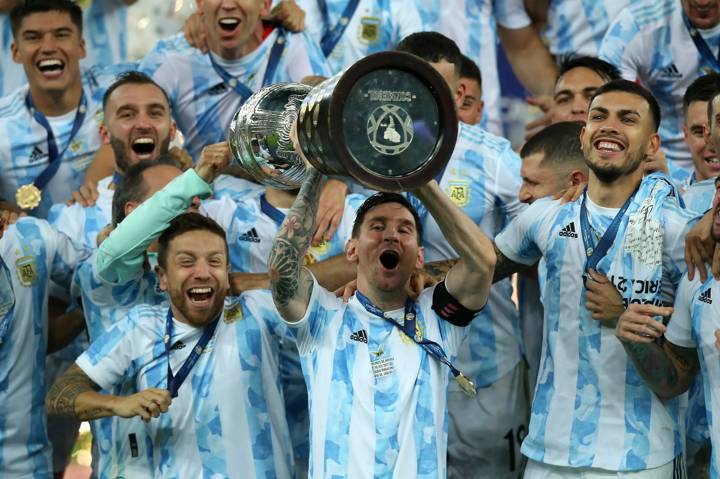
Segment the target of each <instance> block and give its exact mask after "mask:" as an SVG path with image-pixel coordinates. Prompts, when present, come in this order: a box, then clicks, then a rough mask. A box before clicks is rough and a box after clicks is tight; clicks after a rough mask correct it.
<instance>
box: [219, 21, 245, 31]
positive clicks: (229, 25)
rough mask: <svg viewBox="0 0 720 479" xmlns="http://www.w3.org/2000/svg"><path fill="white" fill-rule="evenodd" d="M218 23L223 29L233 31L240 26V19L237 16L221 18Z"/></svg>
mask: <svg viewBox="0 0 720 479" xmlns="http://www.w3.org/2000/svg"><path fill="white" fill-rule="evenodd" d="M218 25H219V26H220V29H221V30H222V31H224V32H227V33H232V32H234V31H235V29H236V28H237V27H238V26H240V20H238V19H237V18H221V19H220V20H218Z"/></svg>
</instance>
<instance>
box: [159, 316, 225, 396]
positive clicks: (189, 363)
mask: <svg viewBox="0 0 720 479" xmlns="http://www.w3.org/2000/svg"><path fill="white" fill-rule="evenodd" d="M220 316H221V315H219V316H218V317H217V318H215V319H214V320H213V322H212V323H210V324H208V325H207V326H205V328H204V329H203V333H202V336H200V339H198V342H197V343H195V346H194V347H193V348H192V351H190V356H188V358H187V359H186V360H185V362H184V363H183V365H182V366H181V367H180V370H179V371H178V373H177V376H175V375H173V372H172V368H171V367H170V349H171V347H170V345H171V344H172V333H173V319H172V308H168V313H167V319H166V320H165V337H164V338H163V342H164V343H165V353H166V354H167V358H168V366H167V384H168V385H167V389H168V391H170V396H171V397H174V398H175V397H177V395H178V391H179V390H180V386H182V383H184V382H185V378H187V376H188V374H190V371H191V370H192V368H193V367H194V366H195V363H197V362H198V359H200V355H201V354H202V352H203V351H204V350H205V346H207V344H208V342H209V341H210V338H212V337H213V335H214V334H215V328H217V325H218V321H219V320H220Z"/></svg>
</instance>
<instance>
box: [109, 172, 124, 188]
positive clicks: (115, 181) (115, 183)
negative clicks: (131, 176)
mask: <svg viewBox="0 0 720 479" xmlns="http://www.w3.org/2000/svg"><path fill="white" fill-rule="evenodd" d="M124 176H125V175H123V174H121V173H120V172H118V171H114V172H113V176H112V180H111V181H110V185H113V186H118V185H119V184H120V182H121V181H122V179H123V177H124Z"/></svg>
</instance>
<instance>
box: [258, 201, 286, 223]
mask: <svg viewBox="0 0 720 479" xmlns="http://www.w3.org/2000/svg"><path fill="white" fill-rule="evenodd" d="M260 211H262V212H263V213H264V214H265V215H266V216H268V217H269V218H270V219H271V220H273V221H274V222H275V224H276V225H278V227H280V225H281V224H282V222H283V221H285V213H283V212H282V211H280V210H279V209H277V208H275V207H274V206H273V205H271V204H270V203H268V200H267V197H266V196H265V193H263V194H262V195H260Z"/></svg>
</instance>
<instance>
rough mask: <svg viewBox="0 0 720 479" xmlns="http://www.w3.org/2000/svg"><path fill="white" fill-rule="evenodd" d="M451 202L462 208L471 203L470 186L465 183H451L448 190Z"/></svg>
mask: <svg viewBox="0 0 720 479" xmlns="http://www.w3.org/2000/svg"><path fill="white" fill-rule="evenodd" d="M447 193H448V196H449V197H450V200H452V202H453V203H455V205H457V206H458V207H460V208H462V207H463V206H467V204H468V203H470V184H469V183H466V182H464V181H457V182H451V183H450V184H449V185H448V190H447Z"/></svg>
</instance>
